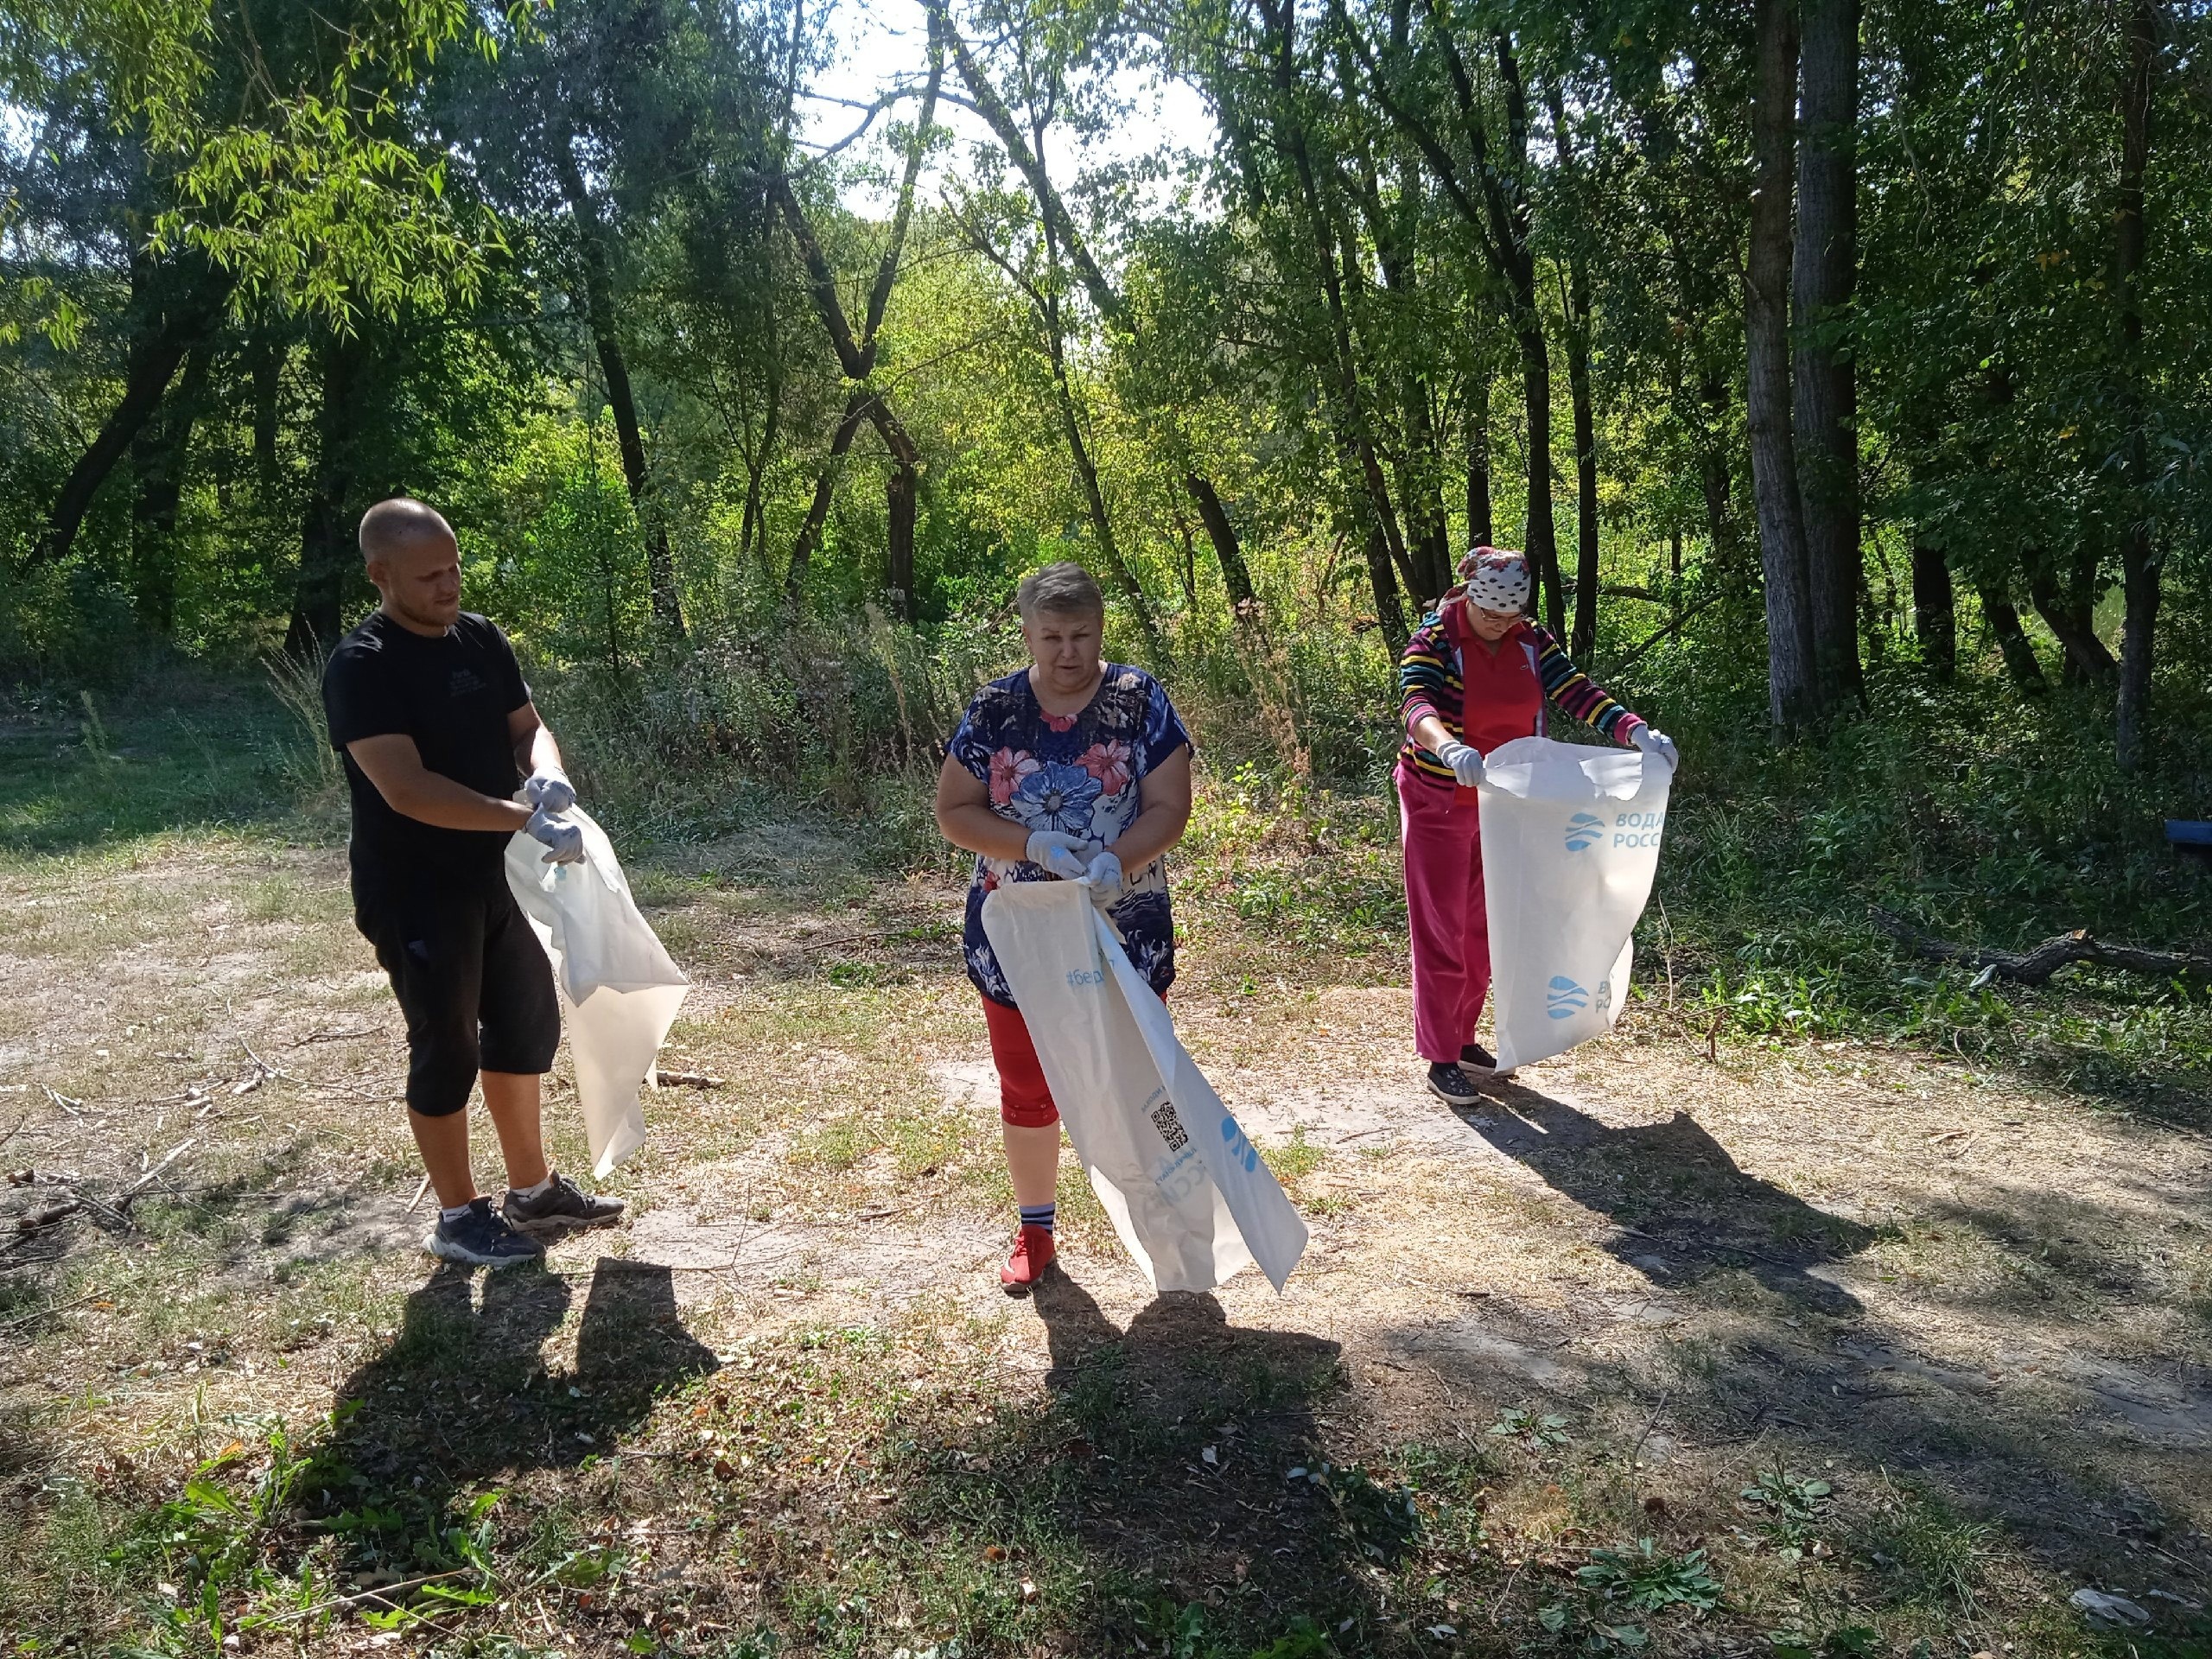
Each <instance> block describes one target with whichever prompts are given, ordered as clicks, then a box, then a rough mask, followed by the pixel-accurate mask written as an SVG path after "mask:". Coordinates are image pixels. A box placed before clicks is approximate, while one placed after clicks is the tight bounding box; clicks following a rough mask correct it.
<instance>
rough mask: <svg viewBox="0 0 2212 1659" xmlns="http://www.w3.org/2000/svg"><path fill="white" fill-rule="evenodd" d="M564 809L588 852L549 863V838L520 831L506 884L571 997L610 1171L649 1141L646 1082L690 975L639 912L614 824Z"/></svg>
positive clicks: (574, 1036) (604, 1165) (599, 1171)
mask: <svg viewBox="0 0 2212 1659" xmlns="http://www.w3.org/2000/svg"><path fill="white" fill-rule="evenodd" d="M563 816H565V817H570V818H573V819H575V822H576V823H579V824H581V825H582V826H583V832H584V860H583V862H582V863H581V864H548V863H546V862H545V861H544V855H545V849H544V848H543V846H542V845H540V844H539V843H538V842H536V841H534V840H532V839H531V837H530V836H527V835H523V834H517V835H516V836H515V837H514V838H513V839H512V840H511V841H510V842H508V843H507V886H508V887H511V888H512V889H513V891H514V895H515V902H516V903H517V904H518V905H520V906H522V912H523V914H524V916H526V917H528V918H530V925H531V931H533V932H535V933H536V934H537V942H538V943H539V944H542V945H543V946H544V947H545V954H546V955H547V957H550V958H551V959H552V963H553V977H554V979H555V981H556V982H557V983H558V984H559V985H560V987H561V989H562V992H563V995H564V998H565V1000H566V1001H567V1002H568V1003H569V1058H570V1059H571V1060H572V1061H574V1063H575V1068H576V1101H577V1103H578V1104H579V1105H580V1106H581V1107H582V1109H583V1115H584V1134H585V1135H586V1136H587V1138H588V1140H589V1141H590V1142H591V1155H592V1158H593V1160H594V1163H593V1167H592V1175H593V1177H594V1179H601V1180H603V1179H606V1177H607V1174H608V1173H609V1172H611V1171H612V1170H613V1167H614V1166H615V1165H617V1164H619V1163H620V1162H621V1161H622V1160H624V1159H625V1158H626V1157H628V1156H629V1155H630V1154H632V1152H635V1151H636V1150H637V1149H638V1147H639V1146H640V1145H642V1144H643V1143H644V1141H645V1109H644V1108H643V1107H642V1106H641V1105H639V1102H638V1090H639V1088H640V1087H642V1086H643V1085H644V1084H645V1082H646V1080H647V1079H648V1078H650V1077H652V1071H653V1060H654V1057H655V1056H657V1055H658V1053H659V1052H660V1046H661V1044H662V1042H663V1041H664V1040H665V1039H666V1038H667V1036H668V1028H669V1027H671V1026H672V1025H674V1024H675V1023H676V1014H677V1009H679V1008H681V1007H683V995H684V992H685V990H686V989H687V988H689V987H690V983H691V982H690V980H688V979H686V978H685V977H684V976H683V969H680V968H678V967H677V965H676V964H675V963H673V962H672V961H671V960H670V959H669V955H668V952H667V951H666V950H663V949H662V948H661V943H660V940H659V939H658V938H656V937H655V935H654V933H653V931H652V928H651V927H649V926H648V925H646V923H645V918H644V917H643V916H640V915H639V913H638V906H637V905H636V903H635V901H633V900H632V899H631V897H630V884H629V882H628V881H627V880H625V879H624V878H623V874H622V866H621V864H620V862H619V861H617V860H616V859H615V856H614V847H613V843H612V842H609V841H608V840H607V832H606V831H605V830H604V829H601V828H600V827H599V825H598V824H596V823H594V822H593V821H592V819H591V818H590V817H588V815H587V814H586V813H585V812H584V811H583V810H582V809H581V808H575V807H571V808H570V809H569V811H568V812H567V813H566V814H564V815H563Z"/></svg>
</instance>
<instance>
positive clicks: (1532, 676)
mask: <svg viewBox="0 0 2212 1659" xmlns="http://www.w3.org/2000/svg"><path fill="white" fill-rule="evenodd" d="M1444 616H1445V626H1446V627H1448V628H1449V629H1450V630H1451V632H1452V644H1453V645H1457V646H1458V647H1459V683H1460V684H1461V685H1463V686H1464V687H1465V688H1466V690H1465V702H1464V703H1463V704H1462V705H1461V706H1462V709H1464V711H1465V725H1466V730H1465V733H1464V734H1462V737H1463V741H1465V742H1467V743H1470V744H1471V745H1473V746H1474V747H1476V748H1478V749H1479V750H1481V751H1482V753H1484V754H1488V753H1490V752H1491V750H1492V749H1494V748H1497V747H1498V746H1499V745H1500V744H1503V743H1510V742H1511V741H1513V740H1514V739H1515V738H1516V737H1541V736H1542V735H1543V734H1544V682H1543V677H1542V676H1541V673H1539V671H1538V670H1537V666H1536V658H1537V647H1536V637H1535V634H1534V633H1533V632H1531V631H1530V630H1529V625H1528V624H1527V623H1526V622H1516V623H1515V624H1514V625H1513V626H1512V628H1511V629H1510V631H1509V632H1507V634H1506V635H1505V637H1504V638H1503V639H1500V640H1499V641H1498V642H1497V644H1496V645H1487V644H1485V643H1484V641H1482V640H1481V639H1478V638H1476V636H1475V631H1474V629H1473V628H1471V626H1468V623H1467V607H1466V601H1465V600H1459V601H1453V602H1452V603H1451V604H1448V605H1446V607H1444Z"/></svg>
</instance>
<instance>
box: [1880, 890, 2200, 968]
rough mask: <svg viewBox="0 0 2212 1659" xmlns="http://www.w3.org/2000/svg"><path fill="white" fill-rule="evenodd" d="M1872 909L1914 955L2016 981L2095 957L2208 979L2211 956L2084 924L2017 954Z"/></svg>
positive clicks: (2106, 963) (2103, 962) (2104, 963)
mask: <svg viewBox="0 0 2212 1659" xmlns="http://www.w3.org/2000/svg"><path fill="white" fill-rule="evenodd" d="M1873 914H1874V925H1875V926H1877V927H1878V928H1880V929H1881V930H1882V931H1883V932H1885V933H1886V934H1888V935H1889V936H1890V937H1891V938H1893V939H1895V940H1896V941H1897V943H1898V944H1902V945H1903V946H1904V948H1905V949H1906V950H1910V951H1911V952H1912V953H1913V955H1915V956H1916V957H1924V958H1926V959H1927V960H1929V961H1930V962H1955V963H1959V964H1961V966H1963V967H1967V968H1978V969H1980V970H1981V971H1982V972H1983V973H1984V974H1985V975H1990V976H1994V977H1996V978H1999V979H2009V980H2011V981H2012V982H2014V983H2016V984H2020V985H2042V984H2045V983H2048V982H2049V981H2050V976H2052V975H2053V974H2055V973H2056V972H2057V971H2058V970H2059V969H2061V968H2063V967H2065V966H2066V965H2067V964H2068V963H2073V962H2094V963H2096V964H2097V965H2098V966H2100V967H2103V968H2119V969H2124V970H2126V972H2128V973H2131V974H2154V975H2156V976H2158V977H2159V978H2161V979H2172V978H2175V977H2177V976H2186V977H2190V978H2194V979H2199V980H2205V981H2212V957H2202V956H2198V955H2196V953H2195V952H2193V951H2188V950H2144V949H2143V948H2142V947H2141V946H2139V945H2133V944H2107V943H2106V942H2105V941H2104V940H2102V939H2100V938H2095V937H2094V935H2092V934H2091V933H2090V931H2089V930H2088V928H2086V927H2077V928H2075V930H2074V931H2072V932H2071V933H2061V934H2060V935H2059V936H2058V937H2057V938H2052V939H2045V940H2044V942H2043V943H2042V944H2039V945H2037V946H2036V947H2035V949H2034V950H2028V951H2024V952H2019V953H2015V952H2013V951H2010V950H1986V949H1985V948H1983V947H1981V946H1980V945H1964V944H1947V943H1946V942H1945V941H1943V940H1942V939H1939V938H1935V937H1934V936H1933V935H1931V934H1927V933H1923V932H1922V931H1920V930H1919V929H1918V928H1916V927H1915V926H1913V925H1912V924H1911V923H1910V922H1908V921H1906V920H1905V919H1904V918H1903V917H1902V916H1897V915H1892V914H1891V912H1888V911H1886V910H1883V909H1881V908H1880V907H1879V906H1877V907H1876V908H1875V910H1874V912H1873Z"/></svg>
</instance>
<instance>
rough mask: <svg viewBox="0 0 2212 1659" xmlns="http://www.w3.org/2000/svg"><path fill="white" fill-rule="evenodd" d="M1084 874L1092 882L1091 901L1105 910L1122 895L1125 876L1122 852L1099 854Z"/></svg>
mask: <svg viewBox="0 0 2212 1659" xmlns="http://www.w3.org/2000/svg"><path fill="white" fill-rule="evenodd" d="M1084 875H1085V877H1086V879H1087V880H1089V881H1090V902H1091V903H1092V904H1094V905H1096V906H1098V907H1099V909H1101V910H1104V909H1105V908H1106V907H1107V906H1109V905H1111V904H1113V903H1114V902H1115V900H1116V899H1119V898H1120V897H1121V896H1122V886H1123V883H1124V880H1125V878H1124V876H1123V875H1122V858H1121V855H1120V854H1118V853H1101V854H1099V855H1098V856H1097V857H1096V858H1094V859H1092V860H1091V861H1090V868H1089V869H1088V870H1086V871H1085V872H1084Z"/></svg>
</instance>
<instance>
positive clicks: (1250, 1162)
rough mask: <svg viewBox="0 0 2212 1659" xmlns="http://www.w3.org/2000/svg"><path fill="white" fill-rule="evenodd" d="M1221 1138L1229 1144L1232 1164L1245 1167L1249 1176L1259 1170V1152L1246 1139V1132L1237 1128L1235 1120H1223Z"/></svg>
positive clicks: (1245, 1171)
mask: <svg viewBox="0 0 2212 1659" xmlns="http://www.w3.org/2000/svg"><path fill="white" fill-rule="evenodd" d="M1221 1138H1222V1139H1223V1140H1224V1141H1227V1142H1228V1143H1229V1156H1230V1161H1231V1162H1232V1163H1239V1164H1242V1165H1243V1166H1244V1173H1246V1174H1247V1175H1249V1174H1251V1173H1253V1172H1254V1171H1255V1170H1256V1169H1258V1168H1259V1166H1260V1154H1259V1152H1258V1151H1257V1149H1256V1148H1255V1147H1253V1145H1252V1143H1251V1142H1250V1141H1247V1140H1246V1139H1245V1138H1244V1131H1243V1130H1242V1129H1240V1128H1237V1127H1236V1121H1235V1120H1234V1119H1232V1118H1226V1117H1224V1119H1222V1121H1221Z"/></svg>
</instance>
